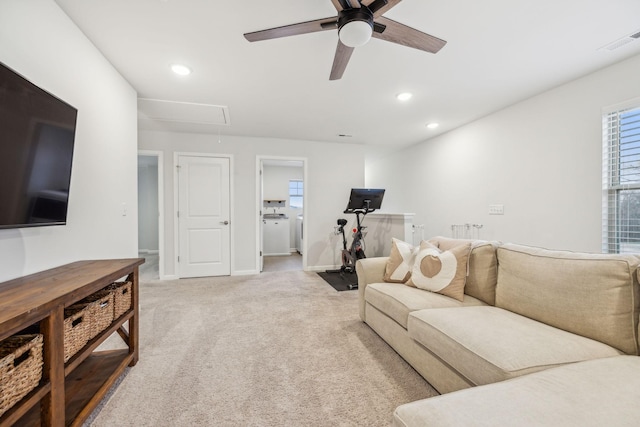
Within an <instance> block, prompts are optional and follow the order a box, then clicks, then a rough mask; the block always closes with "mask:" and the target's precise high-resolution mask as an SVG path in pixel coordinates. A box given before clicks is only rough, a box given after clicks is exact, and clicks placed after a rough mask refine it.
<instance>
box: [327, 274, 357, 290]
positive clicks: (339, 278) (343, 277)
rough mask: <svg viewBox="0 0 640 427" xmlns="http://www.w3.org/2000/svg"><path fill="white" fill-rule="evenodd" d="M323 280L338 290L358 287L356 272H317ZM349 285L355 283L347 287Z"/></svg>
mask: <svg viewBox="0 0 640 427" xmlns="http://www.w3.org/2000/svg"><path fill="white" fill-rule="evenodd" d="M318 275H319V276H320V277H322V278H323V279H324V280H325V282H327V283H328V284H330V285H331V286H333V288H334V289H335V290H336V291H338V292H342V291H351V290H356V289H358V276H357V275H356V273H327V272H322V273H318ZM349 285H355V287H354V288H353V289H349Z"/></svg>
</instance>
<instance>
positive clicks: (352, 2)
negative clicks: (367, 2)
mask: <svg viewBox="0 0 640 427" xmlns="http://www.w3.org/2000/svg"><path fill="white" fill-rule="evenodd" d="M347 1H348V2H349V4H350V5H351V7H352V8H355V9H358V8H360V2H359V1H358V0H347Z"/></svg>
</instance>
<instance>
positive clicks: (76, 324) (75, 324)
mask: <svg viewBox="0 0 640 427" xmlns="http://www.w3.org/2000/svg"><path fill="white" fill-rule="evenodd" d="M83 320H84V316H80V317H78V318H77V319H76V320H74V321H73V322H71V327H72V328H75V327H76V326H78V325H79V324H80V323H82V321H83Z"/></svg>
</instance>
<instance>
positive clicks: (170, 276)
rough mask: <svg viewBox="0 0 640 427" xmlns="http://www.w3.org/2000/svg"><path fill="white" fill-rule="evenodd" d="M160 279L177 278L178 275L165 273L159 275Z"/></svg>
mask: <svg viewBox="0 0 640 427" xmlns="http://www.w3.org/2000/svg"><path fill="white" fill-rule="evenodd" d="M160 280H178V276H177V275H175V274H165V275H163V276H160Z"/></svg>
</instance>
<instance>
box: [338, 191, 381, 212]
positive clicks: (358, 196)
mask: <svg viewBox="0 0 640 427" xmlns="http://www.w3.org/2000/svg"><path fill="white" fill-rule="evenodd" d="M383 197H384V189H382V188H352V189H351V194H350V195H349V203H348V204H347V209H346V210H345V211H344V213H349V212H353V211H355V210H366V211H370V212H372V211H374V210H376V209H380V207H381V206H382V198H383Z"/></svg>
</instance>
